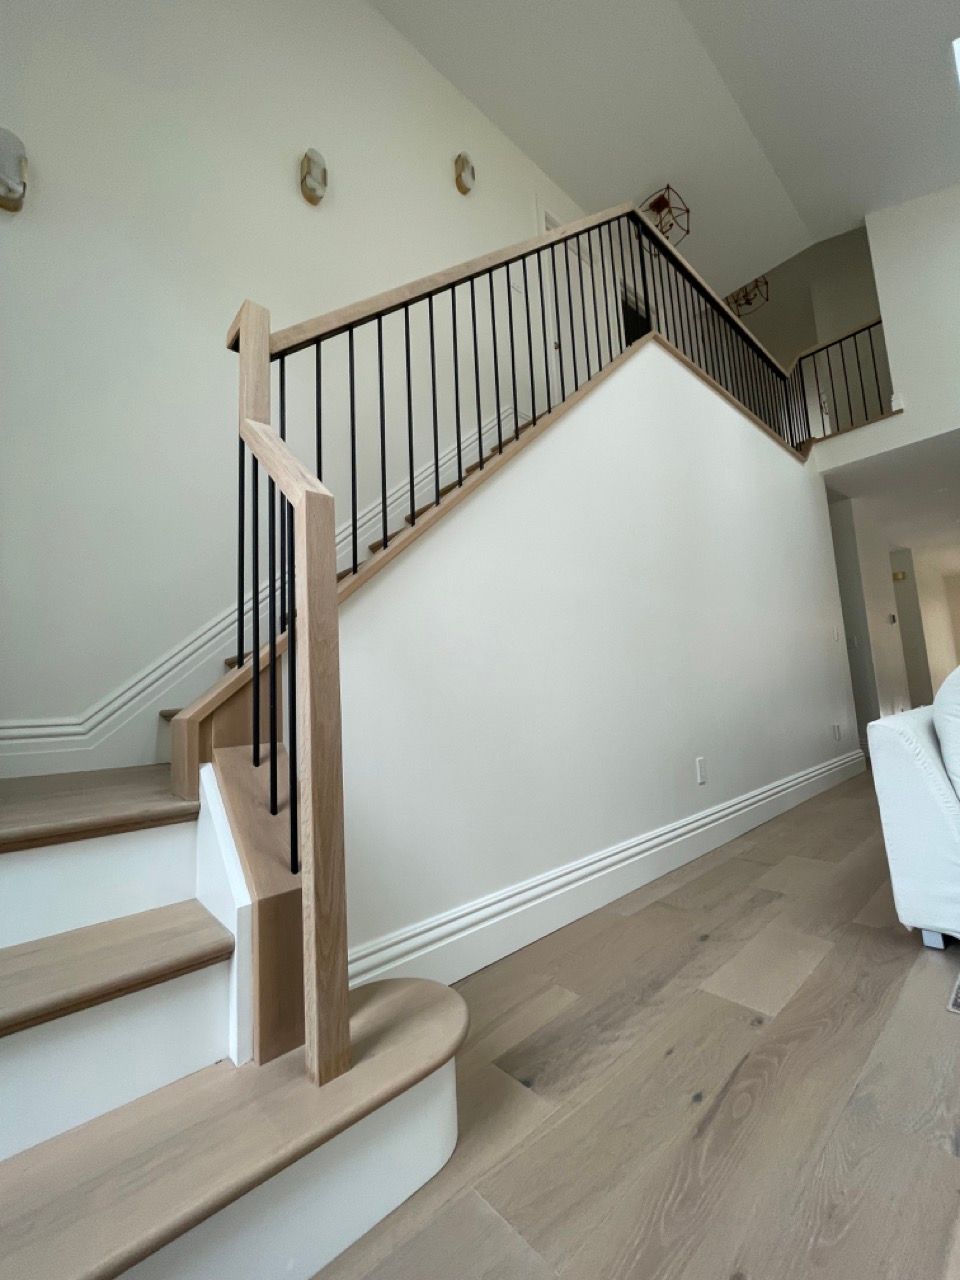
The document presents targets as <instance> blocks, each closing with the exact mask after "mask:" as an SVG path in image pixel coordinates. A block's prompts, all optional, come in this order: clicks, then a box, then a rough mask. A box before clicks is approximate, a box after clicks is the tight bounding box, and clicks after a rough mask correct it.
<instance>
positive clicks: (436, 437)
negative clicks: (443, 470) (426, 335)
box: [427, 293, 440, 507]
mask: <svg viewBox="0 0 960 1280" xmlns="http://www.w3.org/2000/svg"><path fill="white" fill-rule="evenodd" d="M427 322H428V324H429V326H430V395H431V397H432V399H433V502H434V506H437V507H438V506H439V505H440V418H439V415H438V412H437V342H436V336H435V334H434V331H433V294H432V293H431V295H430V297H429V298H428V299H427Z"/></svg>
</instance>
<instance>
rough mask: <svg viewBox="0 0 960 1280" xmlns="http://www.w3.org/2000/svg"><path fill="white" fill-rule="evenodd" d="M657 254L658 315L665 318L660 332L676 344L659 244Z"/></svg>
mask: <svg viewBox="0 0 960 1280" xmlns="http://www.w3.org/2000/svg"><path fill="white" fill-rule="evenodd" d="M652 247H653V242H652V241H651V249H652ZM656 254H657V274H658V275H659V277H660V297H659V300H658V303H657V314H658V317H662V319H663V325H662V327H661V329H660V332H661V333H662V334H663V336H664V337H665V338H666V340H667V341H668V342H673V345H674V346H676V345H677V344H676V342H675V341H674V336H673V326H672V324H671V316H670V306H669V302H668V300H667V281H666V278H665V272H664V258H663V253H662V252H661V250H660V246H659V245H657V247H656Z"/></svg>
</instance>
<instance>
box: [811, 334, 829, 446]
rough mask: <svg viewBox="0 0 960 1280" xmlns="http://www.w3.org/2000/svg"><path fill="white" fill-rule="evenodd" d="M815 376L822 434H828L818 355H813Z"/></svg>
mask: <svg viewBox="0 0 960 1280" xmlns="http://www.w3.org/2000/svg"><path fill="white" fill-rule="evenodd" d="M813 376H814V379H815V380H816V385H817V408H818V409H819V410H820V434H821V435H824V436H825V435H826V434H827V424H826V420H825V419H824V416H823V392H822V391H821V390H820V370H819V369H818V368H817V353H816V352H814V353H813Z"/></svg>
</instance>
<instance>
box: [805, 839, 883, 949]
mask: <svg viewBox="0 0 960 1280" xmlns="http://www.w3.org/2000/svg"><path fill="white" fill-rule="evenodd" d="M832 870H833V874H832V875H831V876H830V877H829V879H827V880H825V881H824V882H823V884H821V885H819V886H817V887H815V888H812V889H810V890H809V891H808V892H807V893H804V894H799V895H798V896H797V897H796V899H795V900H793V901H791V902H790V903H789V904H788V905H787V907H786V913H787V914H788V915H789V917H790V919H791V920H792V922H793V923H794V924H795V925H796V926H797V928H798V929H801V930H803V931H804V932H806V933H815V934H819V935H820V936H821V937H823V938H829V937H832V936H833V935H834V934H836V933H837V932H838V930H841V929H843V928H844V927H845V926H846V925H847V924H850V923H851V922H852V921H853V919H854V917H855V916H856V915H858V914H859V913H860V912H861V911H862V910H863V908H864V907H865V906H866V904H867V903H868V902H869V901H870V899H871V898H872V897H873V895H874V894H875V893H876V891H877V889H878V888H879V887H880V885H881V884H882V883H883V881H884V880H885V879H886V877H887V874H888V872H887V860H886V853H885V852H884V848H883V838H882V837H881V835H880V834H879V832H874V833H873V834H871V835H869V836H868V837H867V838H866V839H865V840H863V841H862V842H861V843H860V844H858V845H856V846H855V847H854V848H853V849H852V850H851V851H850V852H848V853H846V854H845V855H844V857H843V858H842V859H840V860H839V861H838V862H836V864H835V865H834V867H833V868H832Z"/></svg>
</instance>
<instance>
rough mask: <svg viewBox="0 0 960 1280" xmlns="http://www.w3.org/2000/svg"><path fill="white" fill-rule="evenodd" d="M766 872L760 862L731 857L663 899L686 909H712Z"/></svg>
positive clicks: (673, 905) (664, 901)
mask: <svg viewBox="0 0 960 1280" xmlns="http://www.w3.org/2000/svg"><path fill="white" fill-rule="evenodd" d="M762 875H763V869H762V867H760V866H758V865H757V864H756V863H753V862H746V861H744V860H743V859H742V858H730V859H728V860H727V861H726V862H722V863H721V864H720V865H719V866H716V867H712V868H711V869H710V870H709V871H705V872H704V874H703V875H702V876H698V877H697V878H696V879H695V880H691V881H690V882H689V883H688V884H684V885H681V886H680V887H679V888H678V889H674V891H673V892H672V893H669V894H667V896H666V897H665V898H662V899H661V903H662V904H663V905H666V906H671V907H679V908H680V910H682V911H709V910H710V909H711V908H712V907H716V906H717V905H718V904H719V903H721V902H723V901H724V899H725V898H728V897H729V896H730V895H731V894H734V893H737V892H739V891H740V890H741V889H745V888H747V887H748V886H750V885H754V884H756V883H757V881H758V880H759V879H760V877H761V876H762Z"/></svg>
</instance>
